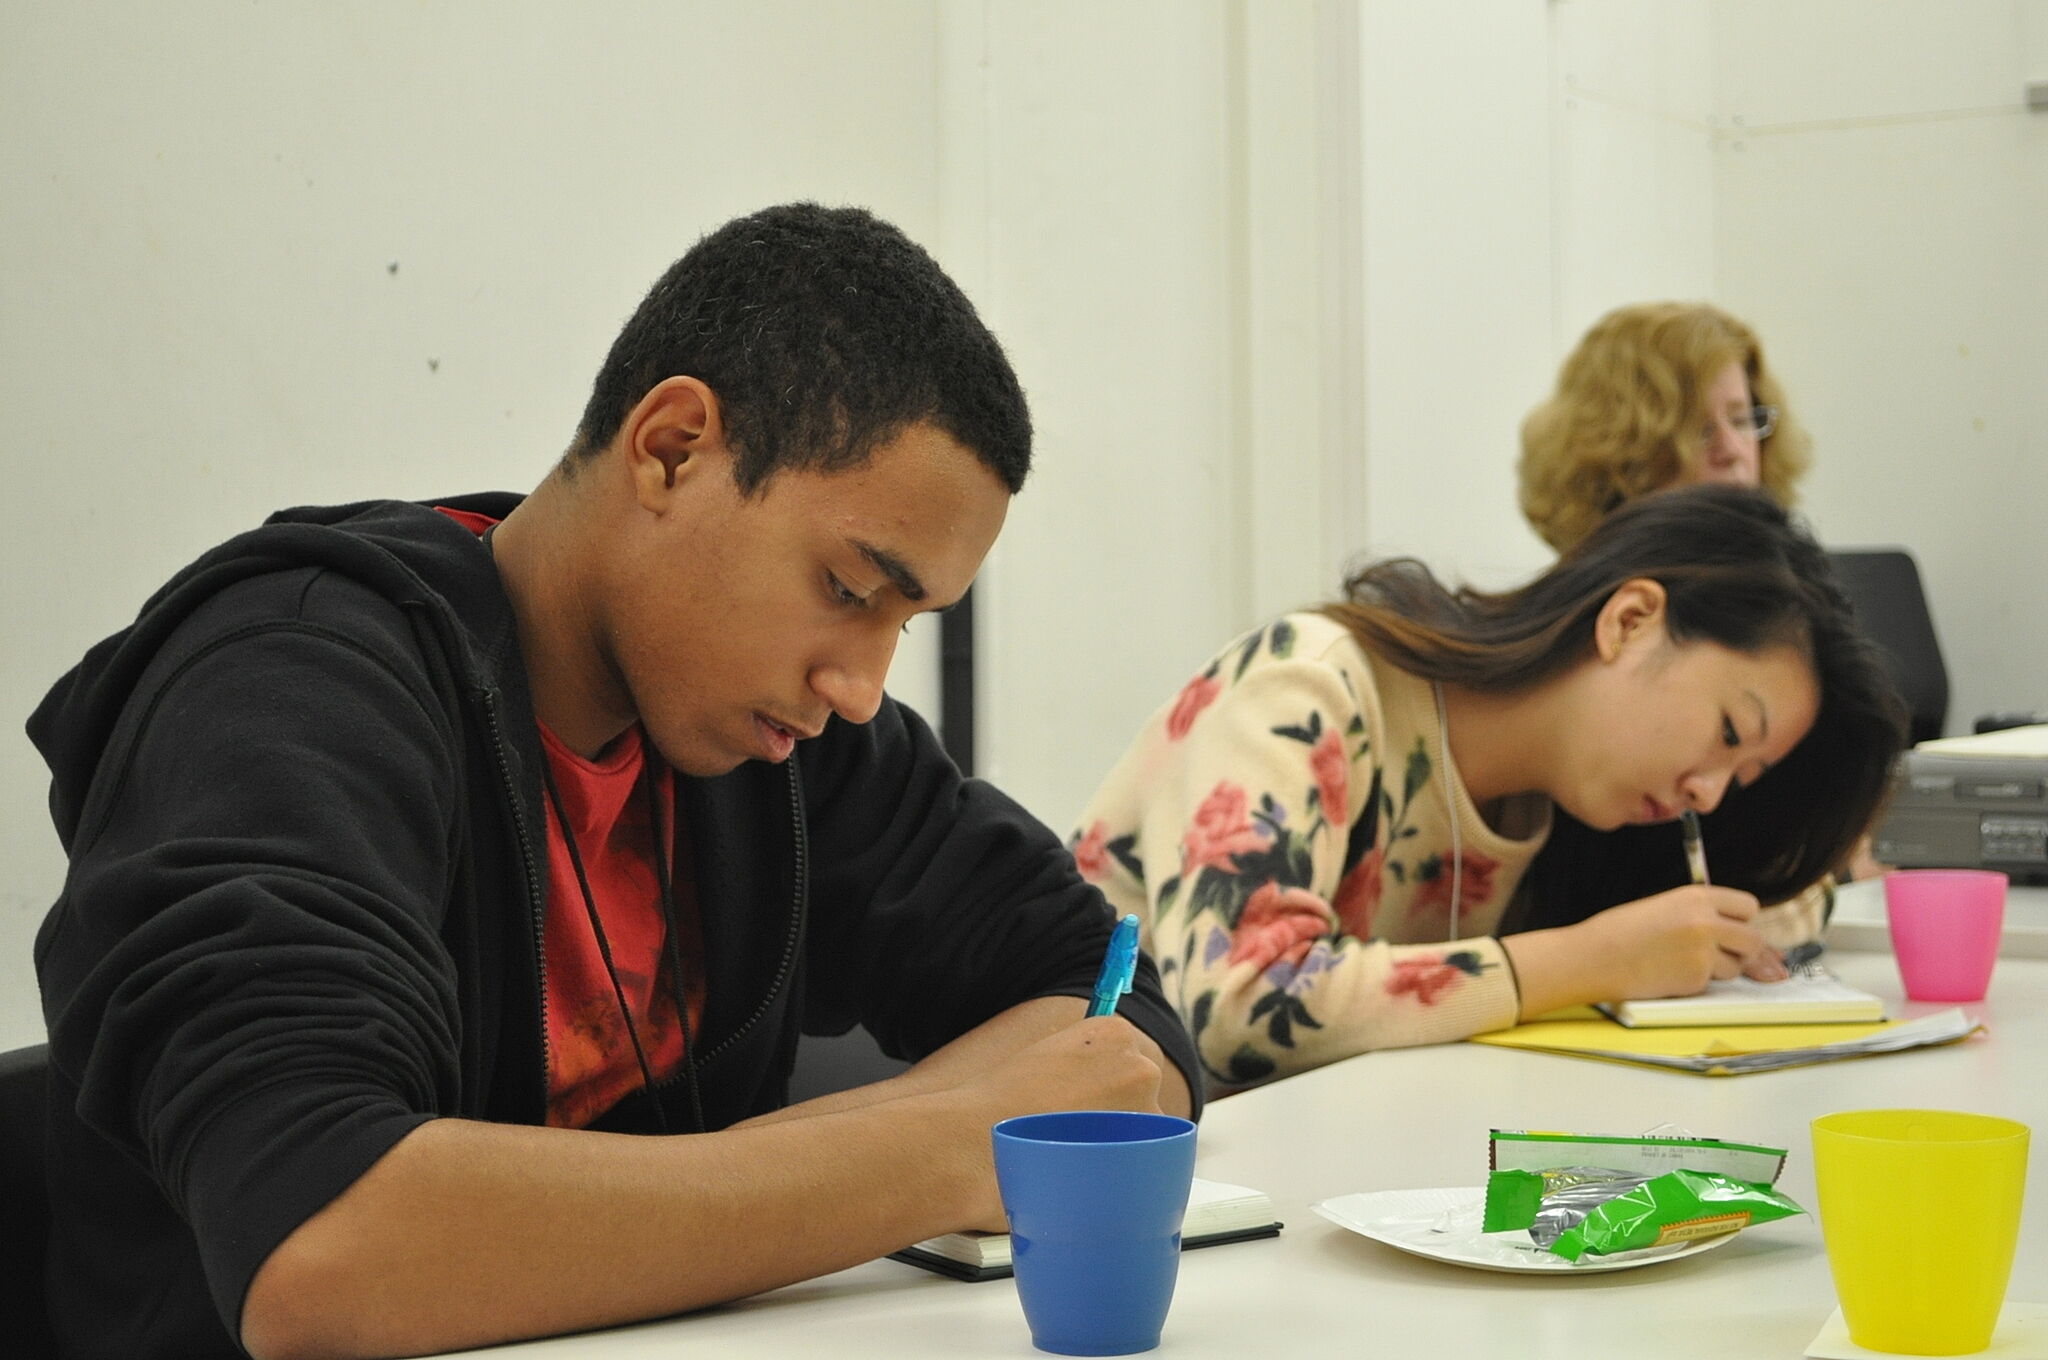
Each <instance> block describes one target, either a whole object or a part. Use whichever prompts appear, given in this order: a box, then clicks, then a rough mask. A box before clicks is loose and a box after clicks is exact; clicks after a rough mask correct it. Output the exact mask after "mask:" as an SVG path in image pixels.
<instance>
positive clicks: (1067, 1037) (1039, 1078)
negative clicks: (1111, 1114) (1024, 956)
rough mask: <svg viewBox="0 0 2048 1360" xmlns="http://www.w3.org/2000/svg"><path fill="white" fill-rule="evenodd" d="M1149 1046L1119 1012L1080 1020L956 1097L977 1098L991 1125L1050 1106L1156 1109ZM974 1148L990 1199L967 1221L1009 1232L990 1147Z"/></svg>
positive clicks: (1156, 1075)
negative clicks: (982, 1168)
mask: <svg viewBox="0 0 2048 1360" xmlns="http://www.w3.org/2000/svg"><path fill="white" fill-rule="evenodd" d="M1149 1047H1152V1045H1151V1044H1150V1042H1149V1041H1148V1040H1146V1038H1145V1036H1144V1035H1143V1034H1142V1033H1140V1032H1139V1031H1138V1030H1137V1029H1136V1028H1135V1027H1134V1026H1132V1025H1131V1024H1130V1022H1129V1021H1126V1020H1124V1019H1122V1018H1120V1017H1118V1016H1114V1015H1105V1016H1101V1017H1099V1018H1095V1019H1084V1020H1081V1021H1079V1022H1077V1023H1075V1024H1072V1025H1068V1026H1066V1027H1064V1028H1062V1029H1059V1030H1056V1031H1054V1032H1053V1033H1051V1034H1049V1035H1047V1036H1046V1037H1045V1038H1043V1039H1040V1040H1039V1041H1038V1042H1037V1043H1034V1044H1032V1045H1030V1046H1029V1047H1027V1048H1024V1049H1022V1050H1020V1051H1018V1052H1017V1053H1015V1054H1013V1055H1012V1056H1011V1057H1010V1058H1008V1059H1007V1060H1005V1061H1004V1062H1002V1063H1000V1064H998V1065H997V1066H995V1067H993V1068H991V1069H989V1070H988V1071H987V1072H986V1073H985V1074H983V1075H982V1076H980V1077H978V1078H977V1079H975V1080H974V1081H972V1082H970V1083H968V1084H967V1085H965V1086H963V1087H962V1088H960V1091H959V1094H960V1095H961V1096H962V1097H963V1098H965V1099H968V1100H972V1101H975V1102H976V1103H977V1104H978V1105H979V1107H980V1108H981V1109H982V1110H983V1111H984V1113H985V1114H986V1117H987V1119H988V1123H989V1124H990V1125H991V1126H993V1125H994V1124H996V1123H998V1122H999V1121H1001V1120H1004V1119H1010V1118H1013V1117H1015V1116H1017V1115H1023V1114H1043V1113H1047V1112H1050V1111H1054V1110H1136V1111H1140V1112H1142V1113H1147V1114H1159V1113H1162V1111H1161V1109H1160V1100H1159V1096H1160V1085H1161V1074H1160V1070H1159V1067H1158V1065H1157V1064H1156V1063H1155V1062H1154V1061H1153V1059H1152V1058H1151V1057H1150V1056H1148V1054H1147V1053H1146V1049H1147V1048H1149ZM1155 1051H1156V1049H1155ZM975 1152H976V1155H977V1156H978V1157H979V1158H980V1159H981V1161H982V1162H983V1163H984V1165H985V1172H984V1177H983V1179H984V1184H985V1185H986V1187H987V1196H986V1199H985V1201H984V1202H983V1204H982V1205H981V1207H980V1211H979V1212H978V1213H977V1214H976V1215H975V1216H974V1222H973V1223H972V1224H971V1226H973V1227H977V1228H980V1229H982V1230H984V1231H986V1232H1004V1231H1007V1227H1006V1225H1005V1223H1004V1221H1003V1207H1002V1201H1001V1198H1000V1197H999V1196H998V1194H997V1192H996V1181H995V1160H994V1157H995V1154H994V1148H993V1146H992V1145H991V1143H990V1142H989V1140H988V1139H987V1138H982V1139H981V1140H980V1141H979V1144H978V1146H977V1147H976V1149H975Z"/></svg>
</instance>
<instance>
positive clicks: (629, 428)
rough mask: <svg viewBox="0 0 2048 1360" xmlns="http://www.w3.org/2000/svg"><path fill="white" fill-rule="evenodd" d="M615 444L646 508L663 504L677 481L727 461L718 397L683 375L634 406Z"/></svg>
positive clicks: (665, 382)
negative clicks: (709, 466) (623, 457)
mask: <svg viewBox="0 0 2048 1360" xmlns="http://www.w3.org/2000/svg"><path fill="white" fill-rule="evenodd" d="M618 446H619V449H620V451H621V452H622V453H623V454H624V456H625V460H626V466H627V468H628V470H629V473H630V475H631V477H632V480H633V488H634V493H635V495H636V496H637V497H638V499H639V500H640V503H641V504H642V505H643V506H645V507H646V508H648V509H650V510H657V509H659V508H661V506H662V505H663V504H665V503H666V501H667V500H668V498H669V496H670V495H671V494H672V493H673V492H674V490H675V488H676V484H677V481H678V480H679V479H682V480H687V479H689V478H691V477H695V476H698V475H701V474H702V473H703V471H704V470H705V469H706V468H707V466H708V465H710V464H717V465H719V466H720V467H721V468H727V464H728V462H729V460H730V458H731V453H730V451H729V450H728V449H727V448H726V443H725V422H724V419H723V417H722V416H721V414H720V411H719V405H718V394H717V393H716V392H713V391H712V390H711V388H710V386H709V385H708V384H706V383H704V382H703V381H701V380H700V379H697V378H689V377H681V376H678V377H674V378H663V379H662V380H661V381H660V382H658V383H656V384H655V385H654V386H653V387H651V388H649V389H648V392H647V395H646V396H644V397H642V398H640V400H639V401H638V402H636V403H634V405H633V409H632V410H631V411H628V412H627V413H626V418H625V420H624V421H623V422H621V423H620V425H619V435H618ZM727 470H729V468H727Z"/></svg>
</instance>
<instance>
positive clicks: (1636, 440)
mask: <svg viewBox="0 0 2048 1360" xmlns="http://www.w3.org/2000/svg"><path fill="white" fill-rule="evenodd" d="M1810 450H1811V441H1810V440H1809V439H1808V438H1807V436H1806V432H1805V431H1804V430H1802V429H1801V428H1800V427H1799V425H1798V424H1797V422H1795V421H1794V420H1793V419H1792V414H1791V411H1790V410H1789V408H1788V407H1787V406H1786V404H1785V396H1784V393H1783V391H1782V390H1781V389H1780V388H1779V386H1778V381H1777V379H1776V378H1775V377H1774V376H1773V375H1772V373H1771V370H1770V367H1769V366H1768V365H1767V364H1765V362H1764V354H1763V346H1762V345H1761V344H1759V343H1758V341H1757V338H1756V334H1755V332H1753V331H1751V330H1750V329H1749V327H1747V326H1745V325H1743V324H1742V322H1740V321H1738V320H1736V319H1735V318H1734V317H1732V316H1730V315H1728V313H1726V312H1724V311H1721V310H1720V309H1719V308H1717V307H1710V306H1708V305H1706V304H1705V303H1683V302H1648V303H1640V304H1637V305H1635V306H1631V307H1621V308H1618V309H1616V310H1615V311H1612V312H1609V313H1608V314H1607V315H1606V316H1604V317H1602V318H1600V320H1599V321H1598V322H1596V323H1595V324H1594V326H1593V328H1592V329H1591V330H1589V331H1587V332H1586V335H1585V338H1584V339H1582V340H1581V341H1580V342H1579V346H1578V348H1577V349H1575V350H1573V351H1572V354H1571V357H1570V358H1568V359H1566V360H1565V362H1564V367H1563V369H1562V370H1561V371H1560V372H1559V373H1558V377H1557V391H1556V392H1555V393H1554V394H1553V395H1552V396H1551V397H1550V399H1549V400H1548V401H1546V402H1544V403H1543V404H1542V405H1541V406H1538V407H1537V408H1536V409H1535V410H1534V411H1531V412H1530V413H1529V416H1528V418H1527V419H1526V420H1524V421H1523V422H1522V460H1521V465H1520V469H1519V472H1520V480H1521V502H1522V513H1523V514H1524V515H1526V516H1527V517H1528V520H1529V524H1530V526H1531V527H1532V528H1534V529H1535V530H1536V532H1537V533H1539V534H1541V535H1542V536H1543V538H1544V540H1545V541H1546V542H1548V543H1549V544H1550V546H1551V547H1553V548H1556V549H1557V550H1558V551H1559V552H1562V551H1564V550H1565V549H1566V548H1569V547H1571V546H1572V544H1574V543H1577V542H1578V541H1579V540H1580V539H1582V538H1584V537H1585V536H1586V535H1587V534H1588V533H1591V532H1592V529H1593V526H1594V525H1595V524H1598V523H1599V522H1600V521H1601V520H1602V519H1604V518H1606V517H1607V515H1608V514H1610V513H1611V512H1612V511H1614V510H1615V509H1616V508H1618V507H1619V506H1621V505H1622V504H1623V503H1624V502H1627V501H1631V500H1634V499H1635V498H1636V497H1637V496H1641V495H1646V494H1647V493H1649V492H1652V491H1660V490H1663V489H1664V488H1665V487H1670V486H1685V485H1690V484H1692V483H1695V482H1710V483H1719V484H1722V485H1726V486H1747V487H1761V488H1762V489H1763V490H1764V491H1766V492H1767V493H1769V494H1770V496H1771V497H1772V499H1774V500H1776V501H1777V502H1778V504H1780V505H1782V506H1785V507H1786V508H1788V509H1789V508H1790V507H1791V506H1792V504H1793V501H1794V497H1795V492H1796V489H1797V486H1798V483H1799V479H1800V478H1801V477H1802V476H1804V475H1805V473H1806V469H1807V466H1808V463H1809V462H1810Z"/></svg>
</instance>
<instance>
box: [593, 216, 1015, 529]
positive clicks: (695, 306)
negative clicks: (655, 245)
mask: <svg viewBox="0 0 2048 1360" xmlns="http://www.w3.org/2000/svg"><path fill="white" fill-rule="evenodd" d="M678 375H686V376H689V377H693V378H697V379H699V380H700V381H702V382H703V383H705V384H706V385H707V386H709V387H710V388H711V390H712V391H713V392H715V393H717V395H718V400H719V408H720V411H721V412H722V415H723V419H724V422H725V428H726V435H727V439H728V440H729V442H730V443H731V445H732V447H733V450H734V453H735V454H736V455H737V461H736V462H735V464H734V469H733V476H734V480H735V481H737V482H738V484H739V488H740V490H741V492H742V493H743V494H746V495H752V494H753V493H755V492H756V491H758V490H760V488H761V487H762V486H763V485H765V484H766V483H767V481H768V479H769V478H770V477H772V476H773V475H774V474H775V473H777V472H779V471H782V470H783V469H785V468H811V469H816V470H820V471H838V470H842V469H846V468H852V467H857V466H859V465H860V464H861V463H863V462H865V461H866V460H867V459H868V458H869V457H870V456H871V455H872V454H873V453H874V451H875V449H876V448H877V447H878V446H880V445H881V444H884V443H886V442H888V441H889V440H890V439H893V438H895V437H896V436H897V435H898V434H900V433H901V432H902V431H903V430H905V429H906V428H908V427H909V426H911V425H914V424H918V423H920V422H930V423H931V424H933V425H936V426H937V427H938V428H939V429H941V430H943V431H945V433H946V434H948V435H949V436H951V437H952V438H953V439H954V440H956V441H958V442H959V443H960V444H962V445H964V446H965V447H967V448H968V449H969V450H971V451H972V452H973V453H974V455H975V456H976V457H977V458H979V459H980V460H981V462H982V463H983V464H984V465H985V466H986V467H987V468H988V469H989V470H990V471H991V472H993V473H995V474H996V476H997V477H999V478H1000V479H1001V480H1002V482H1003V484H1004V485H1005V486H1006V487H1008V488H1009V489H1010V491H1011V492H1012V493H1015V492H1016V491H1017V490H1018V489H1019V488H1021V487H1022V486H1023V485H1024V478H1025V475H1026V474H1027V473H1029V472H1030V470H1031V415H1030V412H1029V410H1028V409H1027V407H1026V406H1025V402H1024V391H1023V389H1022V387H1020V386H1019V385H1018V382H1017V375H1016V373H1015V372H1013V371H1012V370H1011V368H1010V362H1009V360H1008V359H1007V358H1005V357H1004V355H1003V347H1002V346H1001V345H1000V344H999V343H997V341H996V338H995V336H994V335H992V334H990V333H989V330H988V327H987V326H985V325H983V324H982V321H981V318H980V317H979V316H978V315H976V313H975V310H974V306H973V304H972V303H970V302H969V301H968V300H967V296H966V295H965V294H964V293H962V292H961V291H960V288H959V286H958V285H957V284H955V283H954V282H953V280H952V279H950V278H948V277H947V276H946V273H945V271H944V270H942V269H940V268H939V266H938V262H937V261H935V260H933V259H932V257H931V256H930V255H929V254H927V253H926V252H925V251H924V249H923V248H922V247H920V246H919V245H918V244H917V243H916V242H914V241H912V240H911V239H910V238H909V237H907V236H905V235H904V234H903V233H902V232H901V231H900V230H898V229H897V228H896V227H894V226H891V225H890V224H889V223H887V222H884V221H882V220H881V219H880V218H878V217H876V216H875V215H874V214H872V213H870V212H867V211H865V210H864V209H861V208H827V207H823V206H820V205H819V204H816V203H788V204H783V205H781V206H779V207H773V208H766V209H763V210H762V211H760V212H757V213H753V214H751V215H749V216H746V217H742V218H738V219H736V220H734V221H731V222H728V223H726V224H725V225H724V226H722V227H719V228H718V229H717V230H715V231H713V232H711V233H710V234H709V235H707V236H705V237H704V238H703V239H702V240H700V241H698V242H697V244H696V245H694V246H692V247H690V250H689V252H688V253H687V254H685V255H684V256H683V257H682V258H681V259H680V260H677V261H676V262H675V263H674V264H673V265H671V266H669V269H668V272H667V273H665V274H663V275H662V276H661V278H660V280H659V281H657V282H656V283H655V285H654V287H653V288H651V289H649V290H648V293H647V296H646V297H645V298H644V299H643V300H642V301H641V303H640V306H639V307H638V308H637V309H636V310H635V311H634V313H633V315H632V318H631V319H630V320H628V321H627V322H626V325H625V328H624V329H623V330H621V331H620V332H619V337H618V339H617V340H615V341H613V342H612V348H611V353H610V354H608V355H607V356H606V357H605V361H604V367H603V368H602V369H600V370H599V371H598V375H597V381H596V383H595V384H594V385H593V387H592V390H591V393H590V402H589V404H588V405H587V406H585V407H584V410H583V419H582V421H581V422H580V423H579V424H578V425H577V427H576V441H575V443H574V444H573V445H571V446H570V449H569V453H568V455H567V457H566V458H565V459H564V462H565V463H569V464H574V463H575V462H577V461H579V460H581V459H583V458H586V457H588V456H590V455H591V454H593V453H595V452H596V451H597V450H599V449H602V448H604V447H605V446H606V445H608V444H609V443H610V442H611V441H612V439H613V437H614V436H616V435H617V434H618V431H619V426H620V424H621V423H622V422H624V420H625V418H626V414H627V412H629V411H630V410H632V408H633V406H634V404H635V403H637V402H638V401H639V400H640V399H641V398H642V397H644V396H646V395H647V393H648V392H649V391H651V390H653V388H654V387H655V386H656V385H657V384H659V383H661V382H662V381H664V380H666V379H668V378H671V377H675V376H678Z"/></svg>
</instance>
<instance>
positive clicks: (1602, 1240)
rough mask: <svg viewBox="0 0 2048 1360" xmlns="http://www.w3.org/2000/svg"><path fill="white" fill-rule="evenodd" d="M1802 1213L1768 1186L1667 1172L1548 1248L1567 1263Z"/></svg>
mask: <svg viewBox="0 0 2048 1360" xmlns="http://www.w3.org/2000/svg"><path fill="white" fill-rule="evenodd" d="M1805 1212H1806V1211H1805V1210H1804V1209H1802V1208H1800V1207H1799V1206H1798V1205H1797V1204H1795V1203H1793V1202H1792V1200H1791V1199H1789V1198H1787V1197H1786V1196H1785V1195H1782V1194H1780V1193H1779V1192H1778V1191H1776V1190H1773V1189H1771V1188H1770V1187H1769V1186H1767V1185H1752V1184H1751V1183H1749V1182H1748V1181H1739V1180H1736V1179H1735V1178H1734V1177H1732V1176H1723V1175H1719V1174H1717V1173H1715V1172H1712V1171H1686V1170H1678V1171H1667V1172H1665V1173H1664V1174H1663V1175H1661V1176H1654V1177H1652V1178H1650V1179H1649V1180H1646V1181H1644V1182H1643V1183H1642V1184H1640V1185H1637V1186H1635V1187H1634V1188H1632V1189H1627V1190H1623V1191H1622V1192H1621V1193H1620V1194H1618V1195H1615V1196H1613V1197H1612V1198H1611V1199H1609V1200H1607V1201H1606V1202H1605V1203H1603V1204H1601V1205H1600V1206H1599V1207H1598V1208H1596V1209H1594V1210H1593V1211H1592V1212H1591V1213H1589V1214H1587V1215H1586V1216H1585V1218H1583V1219H1582V1220H1580V1221H1579V1222H1578V1223H1577V1224H1576V1225H1574V1226H1572V1227H1570V1228H1567V1229H1565V1231H1564V1232H1563V1233H1561V1234H1560V1235H1559V1236H1558V1238H1557V1240H1556V1241H1555V1242H1553V1243H1551V1245H1550V1250H1551V1251H1553V1252H1555V1253H1557V1254H1558V1255H1559V1256H1562V1257H1564V1259H1565V1260H1567V1261H1576V1260H1578V1259H1579V1258H1580V1257H1581V1256H1583V1255H1585V1254H1586V1253H1588V1252H1591V1253H1593V1254H1594V1255H1596V1256H1611V1255H1613V1254H1614V1253H1615V1252H1618V1251H1634V1250H1637V1249H1639V1248H1642V1247H1661V1246H1665V1245H1667V1244H1669V1243H1672V1242H1684V1241H1688V1240H1690V1239H1692V1238H1696V1237H1718V1236H1720V1235H1721V1234H1722V1233H1729V1232H1734V1231H1736V1230H1737V1229H1738V1228H1747V1227H1749V1226H1750V1225H1751V1224H1752V1223H1768V1222H1770V1221H1771V1220H1772V1219H1776V1218H1786V1217H1789V1216H1790V1215H1792V1214H1803V1213H1805Z"/></svg>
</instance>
